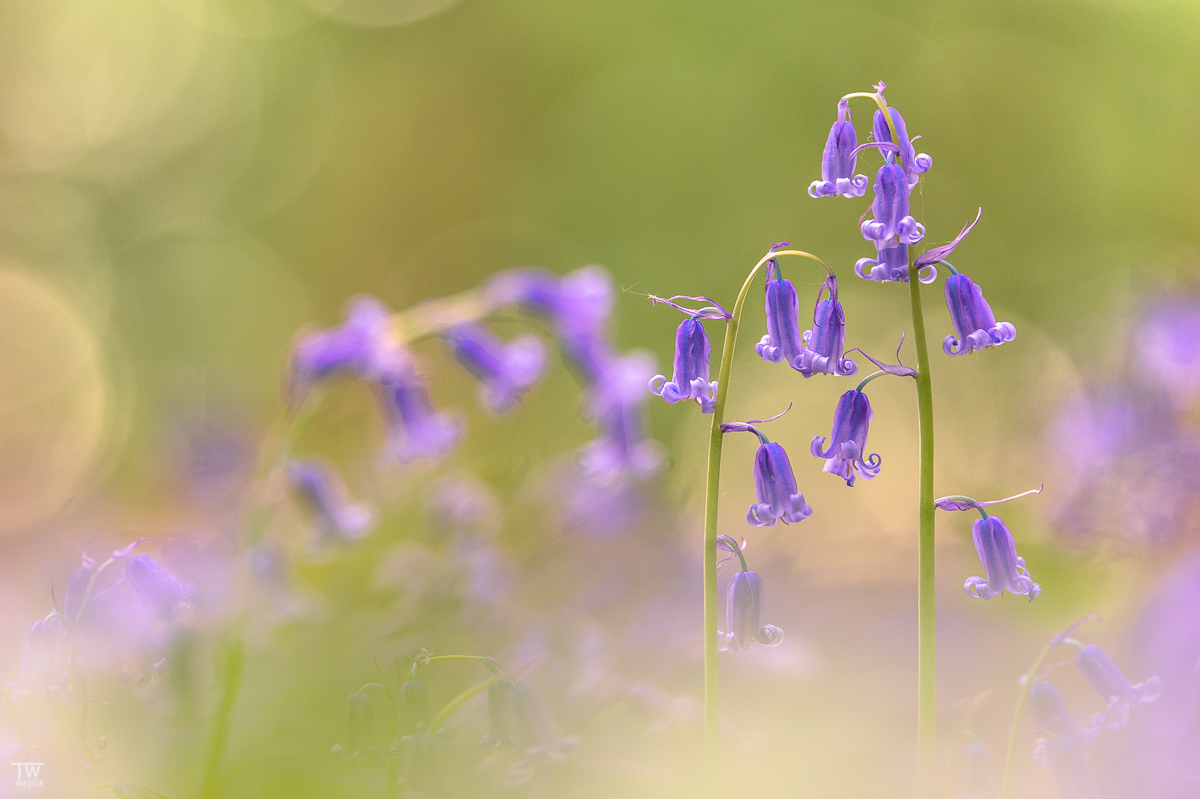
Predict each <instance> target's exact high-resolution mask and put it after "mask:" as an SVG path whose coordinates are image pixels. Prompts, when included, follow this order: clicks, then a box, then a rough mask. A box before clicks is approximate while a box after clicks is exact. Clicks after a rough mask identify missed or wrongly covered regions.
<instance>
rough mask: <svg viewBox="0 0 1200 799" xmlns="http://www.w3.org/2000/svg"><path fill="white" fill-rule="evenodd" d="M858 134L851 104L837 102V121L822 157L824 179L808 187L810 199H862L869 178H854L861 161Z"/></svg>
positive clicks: (863, 176) (848, 102) (822, 177)
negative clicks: (855, 168) (859, 158)
mask: <svg viewBox="0 0 1200 799" xmlns="http://www.w3.org/2000/svg"><path fill="white" fill-rule="evenodd" d="M857 149H858V134H857V133H855V131H854V120H853V119H851V117H850V101H849V100H845V99H843V100H841V101H840V102H839V103H838V118H837V122H834V123H833V127H832V128H830V130H829V139H828V140H827V141H826V142H825V153H824V154H823V155H822V156H821V179H820V180H814V181H813V182H812V184H811V185H809V187H808V194H809V196H810V197H836V196H838V195H841V196H843V197H861V196H863V195H864V194H866V193H867V176H866V175H855V174H854V166H855V164H856V162H857V161H858V154H857V153H856V150H857Z"/></svg>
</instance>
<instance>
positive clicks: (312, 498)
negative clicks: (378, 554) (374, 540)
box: [287, 460, 375, 540]
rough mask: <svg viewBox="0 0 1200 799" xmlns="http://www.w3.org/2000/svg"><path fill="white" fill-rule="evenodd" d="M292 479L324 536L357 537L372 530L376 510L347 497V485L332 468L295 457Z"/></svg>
mask: <svg viewBox="0 0 1200 799" xmlns="http://www.w3.org/2000/svg"><path fill="white" fill-rule="evenodd" d="M287 474H288V482H289V483H291V486H292V488H293V489H294V490H295V491H296V493H297V494H298V495H299V496H300V498H301V499H302V500H304V504H305V505H306V506H307V508H308V511H309V513H311V514H312V517H313V523H314V525H315V526H316V528H317V533H318V535H319V536H320V537H322V538H333V539H345V540H355V539H358V538H362V537H363V536H364V535H366V534H367V533H369V532H370V531H371V528H372V526H373V525H374V523H375V512H374V511H373V510H372V509H371V507H370V506H368V505H365V504H354V503H352V502H350V501H349V500H348V499H347V492H346V488H345V486H344V485H343V484H342V481H341V479H340V478H339V477H338V475H337V473H336V472H334V471H333V469H332V467H330V466H328V465H326V464H323V463H319V462H317V461H312V460H294V461H292V462H291V463H289V464H288V467H287Z"/></svg>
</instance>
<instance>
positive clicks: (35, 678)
mask: <svg viewBox="0 0 1200 799" xmlns="http://www.w3.org/2000/svg"><path fill="white" fill-rule="evenodd" d="M62 633H63V624H62V621H61V620H60V619H59V618H58V617H54V618H52V619H50V620H49V621H37V622H34V624H33V629H32V630H30V632H29V646H28V647H27V648H26V649H25V656H24V657H23V658H22V659H21V671H20V674H19V676H18V677H17V691H18V692H20V693H39V692H41V691H44V690H46V688H48V687H49V686H50V685H51V684H53V683H54V682H55V679H54V677H55V675H54V659H55V655H56V654H57V653H58V641H59V638H61V637H62Z"/></svg>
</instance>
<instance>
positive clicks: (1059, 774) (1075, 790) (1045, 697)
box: [1029, 680, 1100, 799]
mask: <svg viewBox="0 0 1200 799" xmlns="http://www.w3.org/2000/svg"><path fill="white" fill-rule="evenodd" d="M1029 707H1030V709H1032V710H1033V717H1034V719H1035V720H1036V721H1037V723H1038V728H1039V729H1041V730H1042V731H1043V732H1048V733H1050V735H1049V736H1048V737H1047V738H1046V739H1044V740H1043V743H1042V744H1041V745H1040V746H1041V749H1042V753H1043V756H1044V757H1045V762H1046V763H1048V764H1049V766H1050V769H1051V771H1053V772H1054V778H1055V781H1056V782H1057V783H1058V787H1059V791H1060V794H1061V795H1062V796H1069V797H1073V799H1099V797H1100V792H1099V789H1098V788H1097V786H1096V781H1095V780H1094V779H1093V778H1092V775H1091V773H1090V772H1089V771H1088V767H1087V762H1086V761H1085V760H1084V757H1083V744H1084V742H1085V741H1087V740H1089V739H1090V738H1091V737H1093V736H1092V733H1091V732H1090V731H1088V730H1085V729H1083V728H1082V727H1081V726H1080V725H1079V722H1077V721H1075V718H1074V717H1073V716H1072V715H1071V711H1070V710H1068V709H1067V703H1066V701H1065V700H1063V695H1062V692H1061V691H1059V690H1058V686H1057V685H1055V684H1054V683H1052V682H1050V681H1049V680H1038V681H1036V682H1035V683H1034V684H1033V685H1032V686H1031V687H1030V689H1029Z"/></svg>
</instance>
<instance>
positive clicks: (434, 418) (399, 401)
mask: <svg viewBox="0 0 1200 799" xmlns="http://www.w3.org/2000/svg"><path fill="white" fill-rule="evenodd" d="M380 390H381V391H382V393H383V407H384V412H385V415H386V417H387V420H388V428H389V433H388V452H389V454H390V455H391V457H393V458H395V459H396V460H398V461H400V462H401V463H407V462H409V461H413V460H419V459H424V458H440V457H442V456H443V455H446V454H447V453H449V452H450V450H451V449H453V448H454V445H455V443H457V441H458V437H459V435H460V434H461V433H462V423H461V422H460V421H459V419H458V418H456V417H454V416H451V415H449V414H445V413H441V412H439V411H437V410H435V409H434V407H433V403H432V402H431V401H430V399H429V392H428V390H426V388H425V383H424V381H422V380H421V378H420V376H419V375H418V374H417V370H416V366H415V365H414V364H413V363H412V360H411V358H409V359H406V360H405V361H404V364H403V366H402V368H400V369H399V370H398V371H397V372H396V373H395V374H394V375H392V376H391V377H389V378H388V379H386V380H384V381H382V382H381V384H380Z"/></svg>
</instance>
